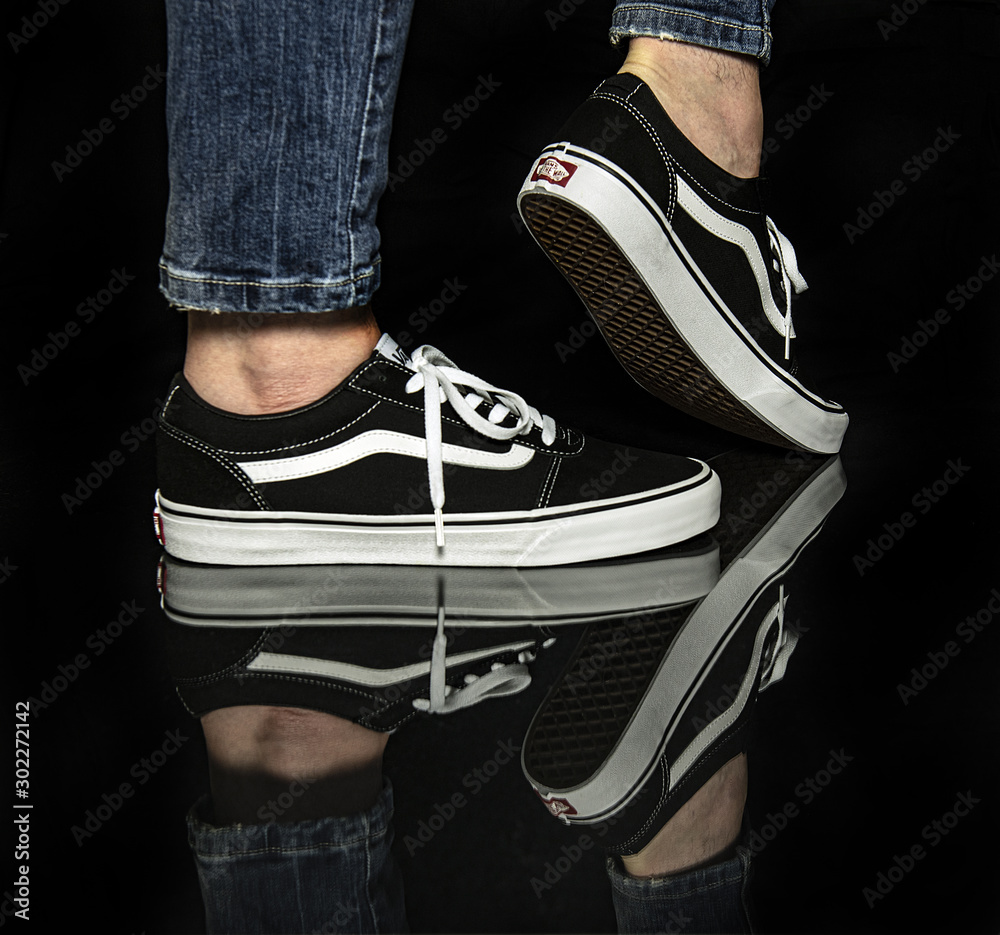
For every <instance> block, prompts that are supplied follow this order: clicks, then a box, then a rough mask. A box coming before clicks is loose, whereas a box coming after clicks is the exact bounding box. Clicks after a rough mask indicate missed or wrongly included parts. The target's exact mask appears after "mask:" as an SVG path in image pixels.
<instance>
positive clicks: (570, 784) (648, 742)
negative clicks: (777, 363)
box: [522, 453, 846, 854]
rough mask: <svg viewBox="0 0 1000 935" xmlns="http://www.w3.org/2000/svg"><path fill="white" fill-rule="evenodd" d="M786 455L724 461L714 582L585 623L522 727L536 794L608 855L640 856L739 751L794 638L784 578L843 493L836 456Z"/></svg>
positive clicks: (524, 763)
mask: <svg viewBox="0 0 1000 935" xmlns="http://www.w3.org/2000/svg"><path fill="white" fill-rule="evenodd" d="M795 457H797V458H798V459H799V460H798V461H796V462H791V461H788V460H786V459H783V458H781V457H780V456H772V457H770V458H767V457H763V458H762V457H761V456H760V455H759V453H758V454H757V455H754V456H751V457H750V459H749V460H748V459H746V458H742V457H728V458H724V459H721V460H724V461H726V463H725V464H717V465H716V466H717V469H718V471H719V474H720V476H721V477H722V478H723V481H724V483H725V485H726V492H725V495H724V497H723V515H722V517H721V519H720V522H719V525H718V526H717V527H716V530H715V534H717V538H718V539H719V542H720V551H721V556H722V562H723V569H722V574H721V576H720V578H719V582H718V584H717V585H716V586H715V587H714V588H713V589H712V590H711V591H710V592H709V594H708V595H706V596H705V597H704V598H702V599H701V600H700V601H696V602H691V603H689V604H688V605H687V606H684V607H677V608H667V609H663V610H658V611H656V612H655V613H652V614H645V615H640V616H633V617H626V618H621V619H619V620H617V621H602V622H600V623H596V624H591V625H590V626H589V627H588V629H587V630H586V631H585V633H584V634H583V636H582V637H581V639H580V643H579V645H578V647H577V649H576V652H575V655H574V658H573V659H572V660H571V661H570V663H569V664H568V666H567V668H566V670H565V671H564V673H563V675H562V676H561V677H560V679H559V681H558V682H557V683H556V684H555V685H554V686H553V687H552V689H551V690H550V692H549V694H548V697H547V698H546V699H545V701H544V702H543V703H542V705H541V707H540V708H539V709H538V712H537V713H536V714H535V717H534V719H533V721H532V723H531V726H530V727H529V729H528V733H527V736H526V738H525V742H524V746H523V750H522V766H523V768H524V773H525V776H526V777H527V779H528V781H529V782H530V783H531V785H532V787H533V788H534V790H535V792H536V793H537V794H538V795H539V797H540V798H541V799H542V801H543V803H544V804H545V805H546V807H547V808H548V809H549V811H550V812H551V813H552V814H553V815H555V816H556V817H558V818H559V819H560V820H561V821H563V822H564V823H566V824H571V825H572V824H594V823H597V822H607V828H608V829H609V830H607V831H606V833H604V834H603V836H602V843H604V844H605V845H606V846H607V847H608V848H609V849H610V850H612V851H614V852H615V853H621V854H634V853H637V852H638V851H640V850H641V849H642V848H643V847H644V846H645V845H646V844H648V843H649V841H650V840H652V838H653V837H654V836H655V835H656V833H657V831H658V830H659V829H660V828H661V827H662V826H663V825H664V824H665V823H666V821H667V820H668V819H669V818H670V817H671V815H673V814H674V813H675V812H676V811H677V810H678V809H679V808H680V807H681V806H682V805H683V804H684V803H685V802H686V801H687V800H688V799H689V798H690V797H691V796H692V795H693V794H694V793H695V792H696V791H697V790H698V789H699V788H700V787H701V786H702V785H703V784H704V783H705V782H706V781H707V780H708V779H709V777H711V776H712V775H713V774H714V773H715V772H716V771H717V770H718V769H719V768H720V767H721V766H722V765H723V764H724V763H725V762H726V761H727V760H729V759H731V758H732V757H733V756H736V755H737V754H738V753H740V752H742V751H744V750H745V749H746V747H747V731H748V726H749V724H750V719H751V715H752V712H753V710H754V707H755V705H754V702H755V699H756V697H757V694H758V693H759V692H760V691H762V690H763V689H765V688H767V687H768V686H769V685H772V684H774V683H775V682H777V681H778V680H780V679H781V677H782V676H783V675H784V672H785V667H786V665H787V663H788V658H789V656H790V655H791V653H792V651H793V650H794V648H795V644H796V640H797V633H795V631H794V629H793V628H791V627H789V626H788V625H787V623H786V614H785V606H786V600H787V595H786V594H785V589H784V583H783V579H784V576H785V575H786V573H787V572H788V570H789V568H790V567H791V565H792V564H793V563H794V562H795V560H796V559H797V558H798V556H799V554H800V553H801V551H802V549H803V548H805V546H806V545H807V544H808V543H809V542H811V541H812V539H813V538H814V537H815V535H816V534H817V533H818V531H819V529H820V528H821V527H822V524H823V521H824V520H825V518H826V516H827V514H828V513H829V512H830V510H831V509H832V508H833V506H834V505H835V504H836V503H837V501H838V500H839V499H840V497H841V496H842V494H843V492H844V489H845V483H846V482H845V480H844V474H843V471H842V469H841V466H840V461H839V459H838V458H830V459H826V460H824V459H822V458H811V459H810V458H807V457H806V456H803V455H798V454H795ZM731 478H732V480H731ZM607 647H612V651H611V652H610V653H609V652H608V650H607ZM595 656H600V658H601V663H602V664H601V666H600V669H599V677H594V675H593V674H591V675H590V676H589V677H588V675H587V673H588V672H590V673H593V672H594V670H595V666H594V664H593V658H594V657H595Z"/></svg>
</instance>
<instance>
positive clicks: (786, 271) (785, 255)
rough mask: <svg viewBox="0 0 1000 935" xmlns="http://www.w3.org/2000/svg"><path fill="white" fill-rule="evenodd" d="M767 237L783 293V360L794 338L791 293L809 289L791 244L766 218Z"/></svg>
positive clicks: (789, 354)
mask: <svg viewBox="0 0 1000 935" xmlns="http://www.w3.org/2000/svg"><path fill="white" fill-rule="evenodd" d="M767 235H768V239H769V240H770V243H771V253H772V255H773V257H774V259H773V263H774V268H775V270H776V271H777V272H779V273H780V274H781V285H782V288H783V289H784V292H785V318H784V335H785V360H788V358H789V357H790V356H791V339H792V338H794V337H795V328H794V327H793V326H792V291H793V289H794V291H795V293H796V294H798V293H800V292H805V291H806V289H808V288H809V284H808V283H807V282H806V280H805V277H804V276H803V275H802V273H801V272H799V264H798V260H797V259H796V256H795V248H794V247H793V246H792V242H791V241H790V240H789V239H788V238H787V237H786V236H785V235H784V234H783V233H781V231H780V230H778V227H777V225H776V224H775V223H774V221H772V220H771V219H770V218H767Z"/></svg>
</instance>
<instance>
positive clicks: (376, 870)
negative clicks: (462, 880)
mask: <svg viewBox="0 0 1000 935" xmlns="http://www.w3.org/2000/svg"><path fill="white" fill-rule="evenodd" d="M204 802H205V800H202V801H200V802H199V803H197V804H196V805H195V806H194V808H192V809H191V813H190V814H189V815H188V838H189V841H190V844H191V850H192V852H193V853H194V857H195V863H196V865H197V867H198V879H199V882H200V884H201V891H202V898H203V900H204V903H205V917H206V922H207V927H208V931H209V932H211V933H250V935H257V933H267V932H303V933H304V932H309V933H321V935H330V933H334V932H364V933H367V932H406V931H408V928H407V924H406V910H405V907H404V903H403V885H402V881H401V879H400V875H399V869H398V867H397V865H396V862H395V861H394V859H393V856H392V852H391V847H392V838H393V835H392V786H391V785H390V784H389V781H388V780H385V785H384V787H383V790H382V794H381V796H380V797H379V799H378V801H376V803H375V804H374V805H373V806H372V808H371V809H369V810H368V811H367V812H363V813H361V814H359V815H351V816H348V817H346V818H323V819H318V820H313V821H301V822H295V823H290V824H281V823H277V822H276V823H272V824H266V825H234V826H231V827H224V828H216V827H213V826H212V825H210V824H209V823H208V822H207V821H206V820H205V818H204V816H203V813H202V811H203V809H204ZM544 817H545V816H544V815H543V814H542V813H541V812H539V820H543V819H544ZM607 871H608V876H609V877H610V879H611V892H612V899H613V901H614V907H615V916H616V918H617V920H618V931H619V932H622V933H636V935H640V933H642V935H647V933H660V932H681V931H687V932H749V931H750V927H749V919H748V914H747V907H746V888H747V884H748V880H749V874H750V849H749V848H739V849H738V851H737V856H735V857H732V858H729V859H724V860H721V861H720V862H718V863H715V864H710V865H708V866H704V867H699V868H697V869H695V870H690V871H688V872H686V873H678V874H674V875H673V876H670V877H665V878H663V879H659V880H637V879H634V878H632V877H629V876H627V875H626V874H625V873H624V871H623V870H622V868H621V865H620V863H619V860H618V858H616V857H611V858H608V861H607Z"/></svg>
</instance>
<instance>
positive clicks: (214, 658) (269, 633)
mask: <svg viewBox="0 0 1000 935" xmlns="http://www.w3.org/2000/svg"><path fill="white" fill-rule="evenodd" d="M406 623H407V624H409V621H406ZM201 624H202V625H200V626H186V625H184V624H179V623H177V622H175V621H174V620H171V619H169V618H166V619H163V620H162V626H163V628H164V629H163V632H162V636H163V639H162V640H161V642H162V644H163V647H164V652H165V654H166V657H167V663H168V666H169V669H170V672H171V675H172V676H173V679H174V684H175V687H176V690H177V693H178V696H179V697H180V699H181V701H182V702H183V703H184V705H185V707H186V708H187V709H188V711H189V712H190V713H191V714H192V715H194V716H195V717H201V716H203V715H205V714H207V713H208V712H209V711H214V710H216V709H218V708H227V707H233V706H236V705H272V706H275V707H295V708H308V709H310V710H314V711H323V712H326V713H327V714H333V715H335V716H337V717H342V718H345V719H347V720H349V721H353V722H354V723H356V724H361V725H362V726H364V727H368V728H371V729H372V730H380V731H389V730H395V729H396V728H398V727H400V726H401V725H402V724H405V723H406V722H407V721H409V720H412V719H413V718H415V717H417V716H418V715H419V714H420V713H421V712H425V713H428V714H452V713H454V712H456V711H460V710H462V709H464V708H468V707H471V706H473V705H476V704H479V703H480V702H482V701H486V700H490V699H496V698H504V697H507V696H509V695H515V694H518V693H519V692H522V691H524V689H526V688H527V687H528V686H529V685H530V684H531V671H530V666H531V663H532V662H533V661H534V660H535V657H536V656H537V654H538V653H539V652H540V651H541V650H542V649H547V648H548V647H549V646H550V645H551V644H552V643H553V642H554V641H555V637H554V636H553V635H552V633H551V631H549V630H548V629H547V628H544V627H532V626H529V625H520V626H509V627H502V628H488V629H476V628H472V627H459V628H452V627H449V626H448V625H447V621H446V620H445V617H444V609H443V608H442V609H441V611H440V626H439V628H438V629H437V630H435V628H434V626H431V627H430V628H420V627H415V626H411V625H403V626H395V625H393V624H392V622H391V620H385V621H383V622H380V623H379V624H376V625H372V624H371V623H370V622H369V621H367V620H365V619H363V618H361V619H355V620H351V619H349V618H343V619H342V620H341V621H340V623H339V625H337V626H308V627H302V626H297V625H296V623H295V622H293V621H289V622H288V623H285V624H281V625H275V626H270V627H247V626H244V627H239V628H235V627H232V626H226V627H213V626H208V625H205V621H204V620H202V621H201Z"/></svg>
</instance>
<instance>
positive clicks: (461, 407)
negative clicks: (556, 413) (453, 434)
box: [406, 344, 556, 548]
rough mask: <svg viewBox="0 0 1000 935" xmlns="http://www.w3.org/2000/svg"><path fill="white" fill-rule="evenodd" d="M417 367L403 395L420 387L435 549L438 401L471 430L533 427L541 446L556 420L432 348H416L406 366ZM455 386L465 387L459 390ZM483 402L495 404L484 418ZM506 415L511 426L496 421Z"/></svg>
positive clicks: (511, 431)
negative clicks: (538, 431)
mask: <svg viewBox="0 0 1000 935" xmlns="http://www.w3.org/2000/svg"><path fill="white" fill-rule="evenodd" d="M408 366H409V367H410V368H411V369H412V370H414V371H416V372H415V373H414V374H413V376H412V377H410V379H409V381H408V382H407V384H406V392H407V393H416V392H418V391H419V390H421V389H422V390H423V391H424V436H425V438H426V442H427V479H428V481H429V484H430V492H431V505H432V506H433V507H434V531H435V536H436V539H437V545H438V548H443V547H444V514H443V512H442V511H443V508H444V460H443V455H442V443H441V403H442V402H443V401H444V400H445V399H447V400H448V402H450V403H451V405H452V408H453V409H454V410H455V412H456V413H457V414H458V415H459V416H460V417H461V418H462V419H463V420H464V421H465V423H466V424H467V425H468V426H469V428H471V429H472V430H473V431H475V432H479V433H480V434H481V435H485V436H486V437H487V438H494V439H497V440H498V441H506V440H508V439H511V438H514V437H515V436H517V435H526V434H527V433H528V432H530V431H531V429H532V428H533V427H534V426H536V425H537V426H538V427H539V428H540V429H541V430H542V444H543V445H551V444H552V443H553V442H554V441H555V438H556V426H555V422H553V421H552V419H551V418H550V417H549V416H543V415H542V414H541V413H539V411H538V410H537V409H535V408H534V407H533V406H529V405H528V404H527V403H526V402H525V401H524V400H523V399H522V398H521V397H520V396H518V395H517V393H511V392H510V391H509V390H502V389H500V388H499V387H496V386H492V385H491V384H489V383H487V382H486V381H485V380H481V379H480V378H479V377H477V376H474V375H473V374H471V373H466V372H465V371H464V370H459V368H458V367H456V366H455V364H454V363H453V362H452V361H450V360H449V359H448V358H447V357H445V355H444V354H442V353H441V352H440V351H439V350H438V349H437V348H436V347H431V346H430V345H428V344H425V345H423V346H422V347H418V348H417V349H416V350H415V351H414V352H413V356H412V358H411V360H410V363H409V365H408ZM459 386H462V387H465V388H467V389H468V390H469V392H468V393H466V394H464V395H463V394H462V392H461V391H460V390H459V388H458V387H459ZM483 403H493V408H492V409H490V412H489V415H488V416H485V417H484V416H482V415H480V414H479V412H478V411H477V410H478V408H479V407H480V406H481V405H482V404H483ZM508 415H514V416H516V417H517V422H516V423H515V424H514V425H510V426H501V425H500V424H499V423H500V422H503V420H504V419H505V418H506V417H507V416H508Z"/></svg>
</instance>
